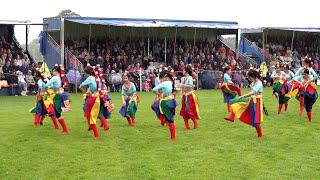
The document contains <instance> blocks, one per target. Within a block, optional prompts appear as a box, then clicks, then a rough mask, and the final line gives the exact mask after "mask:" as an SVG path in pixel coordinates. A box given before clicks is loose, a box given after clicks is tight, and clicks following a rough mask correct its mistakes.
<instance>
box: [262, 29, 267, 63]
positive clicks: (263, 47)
mask: <svg viewBox="0 0 320 180" xmlns="http://www.w3.org/2000/svg"><path fill="white" fill-rule="evenodd" d="M265 41H266V40H265V34H264V30H262V58H263V60H265V59H264V51H265V43H266V42H265Z"/></svg>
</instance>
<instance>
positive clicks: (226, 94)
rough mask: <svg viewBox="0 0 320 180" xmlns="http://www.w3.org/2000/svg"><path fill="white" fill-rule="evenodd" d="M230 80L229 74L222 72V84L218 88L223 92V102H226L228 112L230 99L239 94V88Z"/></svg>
mask: <svg viewBox="0 0 320 180" xmlns="http://www.w3.org/2000/svg"><path fill="white" fill-rule="evenodd" d="M230 82H232V81H231V77H230V76H229V74H227V73H224V75H223V84H222V85H221V87H220V88H221V90H222V93H223V102H224V103H227V109H228V112H230V100H231V99H234V98H235V97H236V96H237V95H238V96H241V89H240V88H239V87H237V86H235V85H234V84H233V83H230Z"/></svg>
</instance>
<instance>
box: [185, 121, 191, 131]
mask: <svg viewBox="0 0 320 180" xmlns="http://www.w3.org/2000/svg"><path fill="white" fill-rule="evenodd" d="M184 125H185V126H186V129H187V130H188V129H190V125H189V121H188V119H184Z"/></svg>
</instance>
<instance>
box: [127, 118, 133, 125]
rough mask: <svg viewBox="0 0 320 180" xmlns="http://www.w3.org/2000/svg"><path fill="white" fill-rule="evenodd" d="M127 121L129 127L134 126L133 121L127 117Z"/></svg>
mask: <svg viewBox="0 0 320 180" xmlns="http://www.w3.org/2000/svg"><path fill="white" fill-rule="evenodd" d="M127 121H128V125H129V126H132V120H131V118H129V117H127Z"/></svg>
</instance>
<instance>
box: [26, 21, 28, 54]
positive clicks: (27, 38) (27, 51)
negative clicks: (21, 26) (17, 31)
mask: <svg viewBox="0 0 320 180" xmlns="http://www.w3.org/2000/svg"><path fill="white" fill-rule="evenodd" d="M28 31H29V27H28V25H26V51H27V52H28V34H29V32H28Z"/></svg>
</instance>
